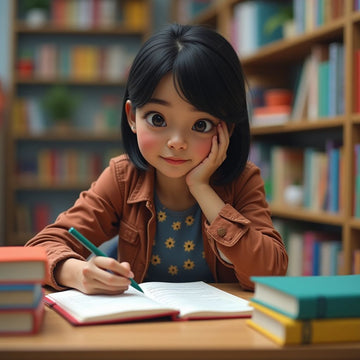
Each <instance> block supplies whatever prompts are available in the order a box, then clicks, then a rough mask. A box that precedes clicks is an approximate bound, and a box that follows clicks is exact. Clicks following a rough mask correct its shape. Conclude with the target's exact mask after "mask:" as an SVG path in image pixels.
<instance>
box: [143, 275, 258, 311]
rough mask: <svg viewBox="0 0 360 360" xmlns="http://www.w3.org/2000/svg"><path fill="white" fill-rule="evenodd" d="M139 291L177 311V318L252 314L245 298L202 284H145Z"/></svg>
mask: <svg viewBox="0 0 360 360" xmlns="http://www.w3.org/2000/svg"><path fill="white" fill-rule="evenodd" d="M141 288H142V289H143V290H144V292H145V294H146V295H147V296H148V297H149V298H152V299H155V300H156V301H158V302H160V303H162V304H163V305H167V306H170V307H173V308H175V309H177V310H179V311H180V316H188V315H190V314H192V315H194V314H195V313H196V314H198V315H200V316H201V315H203V316H205V315H206V314H208V315H211V313H212V314H213V315H215V314H221V313H224V315H226V314H225V313H239V312H244V313H248V312H251V310H252V307H251V306H250V305H249V302H248V301H247V300H245V299H242V298H239V297H237V296H234V295H231V294H228V293H226V292H225V291H222V290H219V289H217V288H215V287H213V286H211V285H208V284H206V283H204V282H202V281H196V282H187V283H166V282H148V283H142V284H141Z"/></svg>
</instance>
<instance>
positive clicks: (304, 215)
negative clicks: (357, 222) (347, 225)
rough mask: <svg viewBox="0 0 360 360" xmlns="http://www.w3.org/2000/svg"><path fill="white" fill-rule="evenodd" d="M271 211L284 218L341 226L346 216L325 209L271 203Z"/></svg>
mask: <svg viewBox="0 0 360 360" xmlns="http://www.w3.org/2000/svg"><path fill="white" fill-rule="evenodd" d="M270 208H271V213H272V215H273V216H278V217H281V218H284V219H293V220H294V219H295V220H300V221H305V222H313V223H320V224H327V225H335V226H341V225H342V224H343V223H344V220H345V217H344V216H343V215H341V214H332V213H328V212H325V211H314V210H308V209H305V208H301V207H290V206H286V205H278V204H271V205H270Z"/></svg>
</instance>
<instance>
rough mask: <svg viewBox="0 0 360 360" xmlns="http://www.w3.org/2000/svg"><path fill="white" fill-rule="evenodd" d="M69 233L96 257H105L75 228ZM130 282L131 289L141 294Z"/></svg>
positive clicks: (133, 283) (138, 287) (132, 281)
mask: <svg viewBox="0 0 360 360" xmlns="http://www.w3.org/2000/svg"><path fill="white" fill-rule="evenodd" d="M69 233H70V234H71V235H72V236H73V237H74V238H75V239H76V240H78V241H79V242H80V243H81V244H83V245H84V246H85V247H86V248H87V249H88V250H90V251H91V252H92V253H93V254H95V255H96V256H105V257H106V254H104V253H103V252H102V251H101V250H100V249H99V248H97V247H96V246H95V245H94V244H93V243H92V242H90V241H89V240H88V239H87V238H86V237H85V236H84V235H82V234H80V233H79V232H78V231H77V230H76V229H75V228H73V227H71V228H70V229H69ZM130 281H131V286H132V287H133V288H135V289H136V290H139V291H141V292H143V291H142V289H141V287H140V286H139V284H138V283H137V282H136V281H135V280H134V279H130Z"/></svg>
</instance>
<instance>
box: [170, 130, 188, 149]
mask: <svg viewBox="0 0 360 360" xmlns="http://www.w3.org/2000/svg"><path fill="white" fill-rule="evenodd" d="M168 147H169V148H170V149H174V150H185V149H186V148H187V141H186V138H185V136H184V135H182V134H181V133H180V132H175V133H173V134H171V136H170V138H169V140H168Z"/></svg>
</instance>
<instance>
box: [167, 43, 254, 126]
mask: <svg viewBox="0 0 360 360" xmlns="http://www.w3.org/2000/svg"><path fill="white" fill-rule="evenodd" d="M202 47H203V45H202V44H200V45H199V44H198V46H196V47H189V48H188V47H186V44H185V46H184V47H183V48H182V49H181V51H180V52H179V54H178V57H177V59H176V60H175V63H174V68H173V74H174V83H175V87H176V89H177V90H178V93H179V95H180V96H181V97H183V98H184V100H186V101H188V102H189V103H191V104H192V105H193V106H194V107H196V108H197V109H198V110H200V111H204V112H207V113H209V114H211V115H213V116H215V117H217V118H219V119H221V120H224V121H225V122H227V123H238V122H241V121H242V120H244V121H248V119H247V109H246V102H244V96H243V94H244V93H243V89H240V90H241V91H239V86H236V87H235V86H234V87H232V86H231V84H232V83H233V81H234V79H233V77H234V72H233V71H232V72H231V74H230V73H229V74H227V73H226V69H228V68H229V64H224V61H225V60H224V59H223V58H222V57H221V56H219V54H218V53H214V52H210V54H209V49H206V51H204V49H203V48H202ZM222 65H223V66H222ZM219 67H221V70H220V71H219ZM209 74H211V75H209ZM240 75H241V76H240V77H239V82H238V84H242V83H243V77H242V74H240ZM230 77H232V79H229V78H230ZM230 80H231V81H230ZM219 89H220V91H219ZM230 109H231V111H229V110H230ZM244 110H245V111H244Z"/></svg>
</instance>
